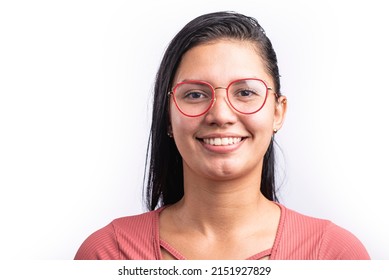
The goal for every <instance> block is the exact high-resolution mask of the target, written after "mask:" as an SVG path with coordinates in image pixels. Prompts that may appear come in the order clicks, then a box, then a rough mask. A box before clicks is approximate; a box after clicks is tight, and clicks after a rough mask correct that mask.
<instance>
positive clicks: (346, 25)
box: [0, 0, 389, 260]
mask: <svg viewBox="0 0 389 280" xmlns="http://www.w3.org/2000/svg"><path fill="white" fill-rule="evenodd" d="M385 7H386V6H385V5H384V1H368V2H367V1H363V2H362V1H341V0H340V1H320V2H319V1H308V0H306V1H287V0H286V1H269V0H266V1H261V0H253V1H247V0H245V1H244V0H240V1H235V0H234V1H227V0H224V1H215V2H211V1H200V0H197V1H192V2H188V1H166V0H165V1H150V0H148V1H146V0H144V1H140V2H139V3H136V2H135V1H112V0H105V1H87V0H77V1H74V0H72V1H69V0H68V1H42V0H40V1H1V2H0V218H1V220H0V222H1V228H2V229H1V231H0V237H1V238H0V248H1V258H4V259H36V260H47V259H57V260H58V259H72V258H73V257H74V254H75V253H76V251H77V249H78V247H79V246H80V244H81V243H82V241H83V240H84V239H85V238H86V237H87V236H88V235H89V234H91V233H92V232H93V231H95V230H97V229H98V228H100V227H102V226H104V225H106V224H107V223H109V222H110V221H111V220H112V219H114V218H117V217H119V216H125V215H131V214H137V213H141V212H143V211H145V208H144V207H143V206H142V181H143V169H144V159H145V152H146V145H147V139H148V131H149V125H150V120H151V114H150V111H151V102H150V101H151V89H152V87H153V82H154V77H155V74H156V71H157V68H158V64H159V62H160V60H161V57H162V55H163V52H164V50H165V48H166V47H167V45H168V43H169V41H170V40H171V39H172V37H173V36H174V35H175V34H176V33H177V32H178V31H179V30H180V29H181V28H182V27H183V25H184V24H186V23H187V22H188V21H189V20H191V19H193V18H194V17H196V16H198V15H200V14H203V13H206V12H213V11H219V10H235V11H238V12H241V13H244V14H247V15H250V16H254V17H255V18H257V19H258V21H259V22H260V24H261V25H262V26H263V27H264V29H265V30H266V32H267V35H268V36H269V37H270V39H271V40H272V42H273V45H274V48H275V50H276V52H277V55H278V59H279V67H280V73H281V75H282V78H281V84H282V85H281V87H282V92H283V93H284V94H285V95H287V97H288V100H289V111H288V114H287V120H286V122H285V125H284V128H283V129H282V130H281V131H280V132H279V133H278V134H277V136H276V138H277V141H278V143H279V145H280V147H281V149H282V151H283V157H280V166H281V168H282V169H283V170H284V171H281V175H280V176H282V177H283V183H282V186H281V190H280V198H281V202H282V203H283V204H285V205H286V206H287V207H289V208H292V209H294V210H297V211H299V212H301V213H304V214H307V215H311V216H316V217H320V218H326V219H330V220H332V221H333V222H335V223H337V224H338V225H340V226H342V227H344V228H346V229H348V230H350V231H351V232H353V233H354V234H355V235H356V236H357V237H358V238H359V239H360V240H361V241H362V242H363V243H364V245H365V246H366V248H367V249H368V251H369V253H370V255H371V257H372V258H373V259H389V240H388V236H389V221H388V218H387V214H388V213H389V203H388V199H387V195H388V191H387V188H388V187H389V183H388V178H387V175H388V163H387V158H388V156H389V149H388V143H389V134H388V133H387V132H386V131H387V127H388V124H387V120H388V114H387V112H388V101H389V97H388V95H389V92H388V87H387V81H388V71H387V65H388V64H389V55H388V49H389V43H388V39H387V37H388V35H387V34H388V31H387V26H389V20H388V17H387V13H386V8H385ZM283 172H284V173H283Z"/></svg>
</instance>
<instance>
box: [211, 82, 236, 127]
mask: <svg viewBox="0 0 389 280" xmlns="http://www.w3.org/2000/svg"><path fill="white" fill-rule="evenodd" d="M226 90H227V89H226V88H223V87H217V88H215V101H214V103H213V105H212V107H211V109H210V110H209V111H208V112H207V114H206V116H205V121H206V122H207V123H208V124H209V125H217V126H220V127H223V126H225V125H228V124H233V123H235V122H236V121H237V114H236V112H235V110H234V109H233V108H232V107H231V106H230V104H229V102H228V99H227V91H226Z"/></svg>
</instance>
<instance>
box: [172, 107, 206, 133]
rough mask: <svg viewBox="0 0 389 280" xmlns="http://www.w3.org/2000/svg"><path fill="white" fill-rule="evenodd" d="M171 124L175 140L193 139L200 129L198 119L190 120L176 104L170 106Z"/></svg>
mask: <svg viewBox="0 0 389 280" xmlns="http://www.w3.org/2000/svg"><path fill="white" fill-rule="evenodd" d="M170 123H171V126H172V130H173V135H174V138H175V140H176V141H177V140H179V139H182V138H186V137H188V136H189V137H191V136H192V135H193V134H194V132H195V131H196V128H197V127H198V125H199V124H198V120H197V118H188V117H186V116H184V115H183V114H181V113H180V112H179V111H178V109H177V108H176V107H175V105H174V103H173V104H171V105H170Z"/></svg>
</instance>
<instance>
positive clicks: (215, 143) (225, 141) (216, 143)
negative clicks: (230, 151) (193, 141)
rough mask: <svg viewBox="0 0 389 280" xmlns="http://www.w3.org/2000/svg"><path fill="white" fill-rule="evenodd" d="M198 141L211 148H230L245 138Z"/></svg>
mask: <svg viewBox="0 0 389 280" xmlns="http://www.w3.org/2000/svg"><path fill="white" fill-rule="evenodd" d="M197 139H198V140H199V141H201V142H203V143H205V144H207V145H211V146H230V145H235V144H238V143H240V142H242V141H243V140H245V139H246V137H223V138H221V137H215V138H197Z"/></svg>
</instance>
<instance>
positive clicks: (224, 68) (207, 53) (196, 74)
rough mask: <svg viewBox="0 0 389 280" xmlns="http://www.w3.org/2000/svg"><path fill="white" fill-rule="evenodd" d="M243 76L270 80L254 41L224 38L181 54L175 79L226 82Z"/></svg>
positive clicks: (177, 80)
mask: <svg viewBox="0 0 389 280" xmlns="http://www.w3.org/2000/svg"><path fill="white" fill-rule="evenodd" d="M240 78H260V79H264V80H268V81H270V76H269V75H268V74H267V72H266V67H265V63H264V61H263V59H262V57H261V55H260V53H259V51H258V49H257V47H256V46H255V44H254V43H252V42H249V41H240V40H230V39H225V40H218V41H213V42H210V43H206V44H201V45H198V46H196V47H193V48H192V49H190V50H188V51H187V52H186V53H185V54H184V55H183V57H182V60H181V62H180V65H179V67H178V69H177V72H176V75H175V78H174V82H175V83H177V82H181V81H183V80H188V79H192V80H203V81H208V82H211V83H217V84H220V85H223V84H226V83H228V82H230V81H231V80H235V79H240Z"/></svg>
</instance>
